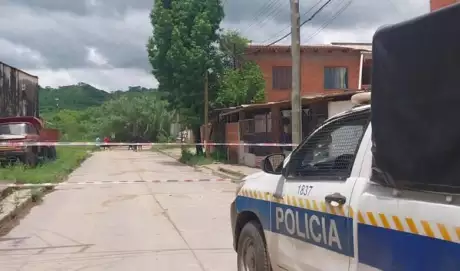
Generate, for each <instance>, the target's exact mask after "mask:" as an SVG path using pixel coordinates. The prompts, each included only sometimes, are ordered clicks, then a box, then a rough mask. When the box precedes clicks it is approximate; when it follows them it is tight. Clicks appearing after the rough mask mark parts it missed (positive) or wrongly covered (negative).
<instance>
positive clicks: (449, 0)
mask: <svg viewBox="0 0 460 271" xmlns="http://www.w3.org/2000/svg"><path fill="white" fill-rule="evenodd" d="M455 3H460V0H430V9H431V11H436V10H438V9H440V8H443V7H446V6H450V5H453V4H455Z"/></svg>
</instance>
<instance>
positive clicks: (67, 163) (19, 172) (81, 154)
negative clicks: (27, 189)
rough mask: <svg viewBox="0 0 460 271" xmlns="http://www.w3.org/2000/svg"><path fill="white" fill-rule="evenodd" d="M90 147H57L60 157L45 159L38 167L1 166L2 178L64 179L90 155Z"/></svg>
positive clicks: (4, 179)
mask: <svg viewBox="0 0 460 271" xmlns="http://www.w3.org/2000/svg"><path fill="white" fill-rule="evenodd" d="M90 150H91V149H90V148H85V147H57V149H56V151H57V154H58V159H56V160H55V161H44V162H43V163H40V164H39V165H38V166H37V167H36V168H28V167H26V166H25V165H23V164H19V163H17V164H13V165H6V166H5V167H3V168H0V180H1V181H8V182H17V183H54V182H59V181H62V180H63V179H65V178H66V176H67V175H68V174H69V173H71V172H72V171H73V170H74V169H75V168H77V167H78V166H79V165H80V164H81V163H82V162H83V161H84V160H85V159H86V158H87V157H88V156H89V155H90Z"/></svg>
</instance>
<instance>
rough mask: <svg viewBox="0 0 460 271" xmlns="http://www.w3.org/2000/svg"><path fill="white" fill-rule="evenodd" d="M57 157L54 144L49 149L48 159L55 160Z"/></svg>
mask: <svg viewBox="0 0 460 271" xmlns="http://www.w3.org/2000/svg"><path fill="white" fill-rule="evenodd" d="M56 158H57V153H56V147H54V146H52V147H49V149H48V159H49V160H51V161H54V160H56Z"/></svg>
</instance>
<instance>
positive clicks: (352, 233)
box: [231, 5, 460, 271]
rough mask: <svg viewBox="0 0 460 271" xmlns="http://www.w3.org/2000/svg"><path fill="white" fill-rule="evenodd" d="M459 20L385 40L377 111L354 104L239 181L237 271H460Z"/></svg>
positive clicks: (378, 56)
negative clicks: (257, 171)
mask: <svg viewBox="0 0 460 271" xmlns="http://www.w3.org/2000/svg"><path fill="white" fill-rule="evenodd" d="M458 18H460V5H454V6H452V7H449V8H446V9H443V10H440V11H438V12H433V13H431V14H430V15H426V16H423V17H420V18H416V19H414V20H411V21H409V22H404V23H401V24H398V25H394V26H390V27H386V28H382V29H381V30H379V31H377V32H376V34H375V35H374V39H373V58H374V68H373V85H372V101H371V99H370V93H363V94H358V95H357V96H354V97H353V98H352V101H355V102H356V101H358V103H360V105H359V106H356V107H354V108H353V109H351V110H349V111H346V112H343V113H341V114H339V115H336V116H334V117H332V118H330V119H328V120H327V121H325V122H324V123H323V124H322V125H321V126H320V127H319V128H318V129H316V130H315V131H314V132H313V133H312V134H311V135H309V136H308V138H306V139H304V140H303V142H301V143H300V144H299V146H298V147H297V148H296V149H295V150H293V152H291V153H290V154H289V155H288V156H287V157H285V155H284V154H272V155H269V156H267V157H266V158H265V159H264V160H263V161H262V166H261V167H262V169H263V170H262V171H261V172H259V173H255V174H253V175H250V176H247V177H246V178H244V179H243V180H242V182H241V183H240V184H239V186H238V188H237V192H236V197H235V199H234V201H233V202H232V204H231V222H232V233H233V241H234V242H233V243H234V249H235V251H236V252H237V255H238V256H237V258H238V259H237V265H238V270H239V271H243V270H251V271H271V270H273V271H278V270H282V271H286V270H287V271H300V270H307V271H310V270H311V271H313V270H314V271H326V270H327V271H344V270H364V271H368V270H369V271H372V270H395V271H399V270H409V271H425V270H426V271H438V270H439V271H455V270H457V271H459V270H460V143H459V142H460V126H459V125H458V123H459V120H458V118H459V117H460V107H459V106H458V105H459V104H460V91H459V89H458V76H459V74H460V24H459V23H458ZM449 22H450V23H449ZM454 22H456V23H454ZM446 27H447V28H446ZM446 29H448V30H446ZM440 30H442V31H440ZM428 37H430V38H428ZM411 45H412V46H413V47H411ZM408 48H412V49H414V51H411V50H408ZM454 59H455V61H454ZM421 60H423V61H421ZM415 95H417V96H415ZM363 97H364V99H363ZM363 101H364V102H363ZM366 101H367V102H369V103H370V104H366ZM363 103H364V105H363ZM371 108H372V112H371Z"/></svg>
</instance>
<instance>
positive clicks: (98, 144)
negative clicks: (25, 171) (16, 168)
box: [0, 141, 297, 147]
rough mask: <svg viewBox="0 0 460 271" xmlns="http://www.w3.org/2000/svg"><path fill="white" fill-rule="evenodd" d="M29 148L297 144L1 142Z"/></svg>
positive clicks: (5, 145)
mask: <svg viewBox="0 0 460 271" xmlns="http://www.w3.org/2000/svg"><path fill="white" fill-rule="evenodd" d="M28 146H99V147H105V146H147V147H149V146H178V147H180V146H250V147H255V146H260V147H295V146H297V144H283V143H211V142H209V143H127V142H110V143H97V142H26V141H21V142H11V141H8V142H0V147H28Z"/></svg>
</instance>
